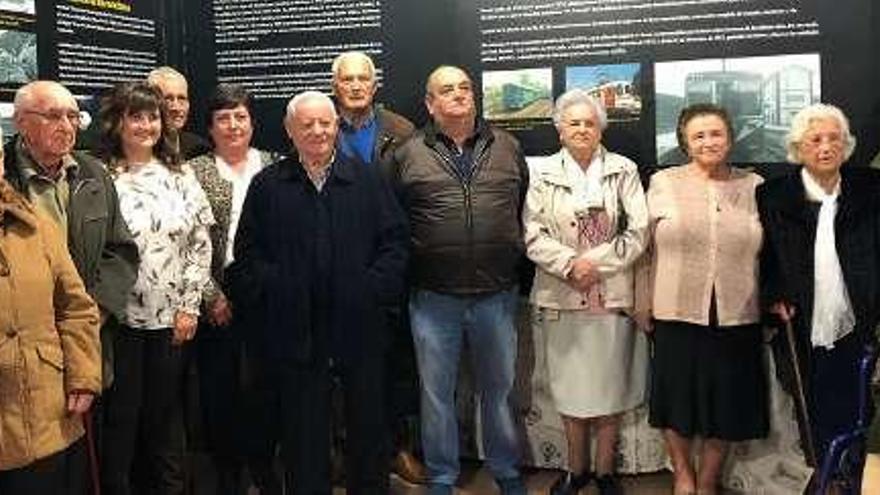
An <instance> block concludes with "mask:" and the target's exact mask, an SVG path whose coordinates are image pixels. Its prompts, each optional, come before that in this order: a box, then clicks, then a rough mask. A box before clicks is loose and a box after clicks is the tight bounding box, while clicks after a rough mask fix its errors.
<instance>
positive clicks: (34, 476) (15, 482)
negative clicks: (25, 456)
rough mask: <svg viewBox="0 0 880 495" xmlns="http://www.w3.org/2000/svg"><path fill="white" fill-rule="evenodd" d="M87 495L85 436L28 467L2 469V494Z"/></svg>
mask: <svg viewBox="0 0 880 495" xmlns="http://www.w3.org/2000/svg"><path fill="white" fill-rule="evenodd" d="M32 493H33V494H38V493H39V494H43V493H45V494H52V495H85V494H87V493H88V472H87V461H86V445H85V438H81V439H79V440H77V441H76V442H74V443H72V444H71V445H70V446H69V447H67V448H66V449H64V450H62V451H61V452H56V453H54V454H52V455H50V456H47V457H44V458H42V459H38V460H36V461H34V462H32V463H30V464H28V465H27V466H24V467H21V468H18V469H11V470H9V471H0V495H25V494H32Z"/></svg>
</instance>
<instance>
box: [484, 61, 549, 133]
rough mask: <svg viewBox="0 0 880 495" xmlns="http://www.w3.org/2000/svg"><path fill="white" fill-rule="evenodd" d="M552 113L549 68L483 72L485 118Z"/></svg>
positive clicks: (546, 116)
mask: <svg viewBox="0 0 880 495" xmlns="http://www.w3.org/2000/svg"><path fill="white" fill-rule="evenodd" d="M552 113H553V70H552V69H549V68H546V69H545V68H541V69H517V70H493V71H485V72H483V118H485V119H486V120H495V121H499V120H500V121H511V120H513V121H523V120H548V119H550V116H551V114H552Z"/></svg>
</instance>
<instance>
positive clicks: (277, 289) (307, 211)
mask: <svg viewBox="0 0 880 495" xmlns="http://www.w3.org/2000/svg"><path fill="white" fill-rule="evenodd" d="M285 128H286V129H287V133H288V136H290V138H291V140H292V141H293V145H294V147H295V148H296V151H297V154H298V157H297V158H289V159H286V160H283V161H281V162H278V163H276V164H274V165H272V166H270V167H268V168H267V169H265V170H264V171H263V172H261V173H260V174H259V175H257V176H256V177H255V178H254V180H253V182H252V183H251V185H250V188H249V190H248V195H247V198H246V199H245V203H244V207H243V209H242V213H241V219H240V220H239V227H238V231H237V234H236V241H235V250H234V251H235V260H236V261H235V263H234V264H233V265H232V266H231V267H230V271H229V273H228V276H229V279H230V283H231V285H232V298H233V304H247V305H249V306H250V307H251V308H252V309H253V308H259V310H260V311H261V312H262V318H263V323H262V332H263V338H264V339H266V340H265V344H266V345H265V346H263V348H265V349H266V350H267V351H266V359H267V360H268V362H269V363H270V367H271V369H272V372H271V373H272V379H273V380H274V382H275V384H276V386H277V387H279V390H278V392H279V396H280V398H281V399H280V402H281V405H280V408H281V410H280V416H279V417H280V418H282V424H281V425H280V428H281V442H282V452H283V456H284V462H285V464H286V467H287V470H288V472H289V473H292V479H291V483H292V487H293V491H294V492H295V493H327V494H329V493H330V492H331V483H330V446H329V440H330V436H329V427H330V416H331V415H330V389H331V378H332V376H333V375H337V376H338V377H339V378H341V383H342V387H343V396H344V401H345V416H346V421H345V422H346V431H347V435H348V437H347V449H348V452H347V473H346V476H347V477H346V485H347V489H348V490H349V493H376V494H379V493H382V494H385V493H387V492H388V459H387V450H388V448H387V447H388V446H387V441H388V436H387V434H386V430H387V428H386V418H385V413H384V403H385V401H384V390H383V388H384V387H383V384H384V382H385V380H384V372H385V370H384V364H385V360H384V353H385V351H386V345H387V340H388V336H387V335H386V333H387V328H388V325H387V323H386V322H385V320H386V318H387V311H388V310H389V309H392V308H396V307H397V306H398V305H399V303H400V298H401V297H402V294H403V292H404V281H403V272H404V269H405V265H406V260H407V249H406V246H407V239H408V234H407V228H406V221H405V219H404V216H403V213H402V211H401V210H400V208H399V207H398V206H397V203H396V201H395V199H394V196H393V194H392V192H391V190H390V188H389V186H388V185H387V184H386V183H385V181H384V180H382V178H381V175H380V171H378V170H376V169H375V168H373V167H364V166H363V165H362V164H359V163H354V162H350V161H348V160H346V159H345V158H343V157H342V156H341V155H339V154H337V153H335V151H334V150H335V144H336V134H337V132H338V118H337V115H336V111H335V109H334V106H333V102H332V101H331V100H330V98H328V97H327V96H326V95H323V94H321V93H318V92H311V91H307V92H304V93H301V94H299V95H297V96H295V97H294V98H293V99H291V101H290V103H289V104H288V106H287V115H286V118H285Z"/></svg>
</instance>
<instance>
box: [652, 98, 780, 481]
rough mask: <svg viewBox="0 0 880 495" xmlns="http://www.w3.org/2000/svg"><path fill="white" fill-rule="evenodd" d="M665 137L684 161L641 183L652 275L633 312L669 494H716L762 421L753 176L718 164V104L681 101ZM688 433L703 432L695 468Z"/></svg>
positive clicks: (764, 425)
mask: <svg viewBox="0 0 880 495" xmlns="http://www.w3.org/2000/svg"><path fill="white" fill-rule="evenodd" d="M676 134H677V137H678V142H679V146H680V147H681V149H682V150H683V151H684V152H685V153H686V154H687V156H688V158H689V161H688V163H687V164H685V165H681V166H677V167H671V168H668V169H665V170H662V171H660V172H657V173H656V174H654V176H653V177H652V178H651V186H650V187H649V189H648V210H649V213H650V224H651V227H652V230H653V233H654V242H653V250H652V255H653V256H652V258H651V260H650V261H651V265H652V273H653V275H652V276H651V277H647V279H650V280H651V281H652V286H651V288H650V293H651V295H650V296H649V297H648V298H646V299H644V300H642V303H643V304H644V305H645V307H643V308H642V313H643V317H642V318H640V320H641V321H642V322H643V325H644V326H646V327H647V328H649V329H653V335H654V356H653V359H652V364H651V366H652V384H651V396H650V400H649V403H650V417H649V422H650V424H651V426H654V427H656V428H662V429H663V435H664V437H665V439H666V447H667V451H668V453H669V455H670V458H671V460H672V467H673V471H674V474H675V486H674V492H675V493H676V494H686V493H694V492H696V493H701V494H715V493H718V491H717V490H718V487H717V485H718V482H719V475H720V472H721V468H722V466H723V464H724V459H725V457H726V455H727V450H728V447H729V444H730V442H734V441H740V440H748V439H753V438H761V437H764V436H766V434H767V431H768V428H769V411H768V403H767V400H768V397H767V383H766V372H765V370H764V351H763V344H762V333H761V325H760V323H759V321H760V312H759V308H758V297H757V293H758V271H759V270H758V265H759V263H758V252H759V251H760V248H761V239H762V231H761V224H760V222H759V221H758V211H757V207H756V205H755V188H756V187H757V186H758V184H760V183H761V178H760V177H759V176H757V175H755V174H753V173H751V172H747V171H744V170H741V169H737V168H734V167H732V166H730V164H729V163H728V157H729V156H730V152H731V149H732V147H733V129H732V128H731V125H730V118H729V117H728V116H727V112H726V111H725V110H724V109H723V108H721V107H718V106H716V105H711V104H696V105H691V106H689V107H687V108H685V109H684V110H682V112H681V114H680V116H679V119H678V127H677V132H676ZM646 306H650V309H651V316H652V317H653V323H652V324H649V323H648V322H647V319H646V318H644V314H646V312H645V310H646V309H647V308H646ZM694 437H702V448H701V451H700V454H699V460H700V461H699V462H700V464H699V468H698V469H697V470H695V468H694V466H693V463H692V462H691V459H692V456H691V443H692V440H693V439H694Z"/></svg>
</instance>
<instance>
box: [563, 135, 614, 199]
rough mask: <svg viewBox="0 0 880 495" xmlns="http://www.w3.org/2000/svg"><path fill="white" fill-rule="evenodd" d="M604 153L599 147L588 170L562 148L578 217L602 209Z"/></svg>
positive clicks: (603, 197)
mask: <svg viewBox="0 0 880 495" xmlns="http://www.w3.org/2000/svg"><path fill="white" fill-rule="evenodd" d="M602 158H603V153H602V151H601V150H600V149H599V148H598V147H597V148H596V151H594V152H593V157H592V158H591V160H590V166H589V167H587V169H586V170H584V169H583V168H581V166H580V164H578V162H577V161H576V160H575V159H574V157H572V156H571V153H569V152H568V150H566V149H565V148H562V163H563V166H564V167H565V173H566V175H567V176H568V181H569V183H570V184H571V195H572V203H574V211H575V213H576V214H578V215H584V214H586V213H587V211H588V210H589V209H590V208H602V207H603V206H604V203H605V195H604V191H603V190H602V172H603V168H604V162H603V159H602Z"/></svg>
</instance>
